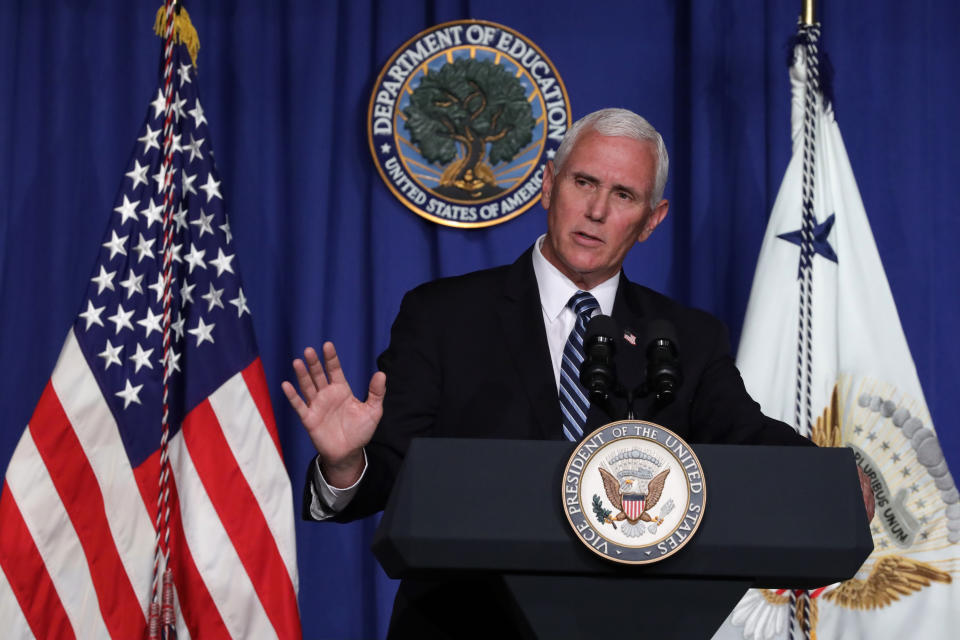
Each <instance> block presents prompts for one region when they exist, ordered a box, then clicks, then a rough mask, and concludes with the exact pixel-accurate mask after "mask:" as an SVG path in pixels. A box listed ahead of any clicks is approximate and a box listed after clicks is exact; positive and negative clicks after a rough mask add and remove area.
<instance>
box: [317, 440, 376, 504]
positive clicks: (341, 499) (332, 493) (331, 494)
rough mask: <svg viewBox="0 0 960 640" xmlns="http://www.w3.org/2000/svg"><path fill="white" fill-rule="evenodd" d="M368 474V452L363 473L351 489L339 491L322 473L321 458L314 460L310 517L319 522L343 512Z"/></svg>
mask: <svg viewBox="0 0 960 640" xmlns="http://www.w3.org/2000/svg"><path fill="white" fill-rule="evenodd" d="M366 473H367V452H366V450H364V451H363V472H362V473H361V474H360V477H359V478H358V479H357V481H356V482H354V483H353V484H352V485H350V486H349V487H346V488H344V489H339V488H337V487H334V486H331V485H330V484H329V483H328V482H327V479H326V478H324V477H323V472H322V471H320V456H317V457H316V458H314V460H313V473H312V476H313V477H312V479H311V481H310V494H311V500H310V515H311V516H312V517H314V518H316V519H317V520H328V519H330V518H332V517H334V516H335V515H336V514H337V513H339V512H341V511H343V510H344V509H345V508H346V506H347V505H348V504H350V501H351V500H352V499H353V496H354V495H356V493H357V488H358V487H359V486H360V482H361V481H363V476H365V475H366Z"/></svg>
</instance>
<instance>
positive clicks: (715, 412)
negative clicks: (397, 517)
mask: <svg viewBox="0 0 960 640" xmlns="http://www.w3.org/2000/svg"><path fill="white" fill-rule="evenodd" d="M667 164H668V159H667V153H666V149H665V148H664V145H663V141H662V139H661V137H660V135H659V134H658V133H657V132H656V131H655V130H654V129H653V127H651V126H650V125H649V123H647V122H646V120H644V119H643V118H641V117H640V116H637V115H636V114H633V113H631V112H629V111H626V110H623V109H606V110H603V111H599V112H595V113H593V114H590V115H588V116H586V117H584V118H582V119H581V120H580V121H578V122H577V123H575V124H574V125H573V126H572V127H571V129H570V131H569V132H568V133H567V136H566V137H565V139H564V141H563V143H562V144H561V146H560V148H559V149H558V151H557V154H556V157H555V159H554V160H553V161H552V162H550V163H548V165H547V168H546V170H545V172H544V178H543V194H542V202H543V205H544V207H545V208H546V209H547V211H548V215H547V233H546V234H545V235H544V236H542V237H541V238H539V239H538V240H537V242H536V243H535V244H534V246H532V247H531V248H530V249H529V250H528V251H527V252H525V253H524V254H523V255H522V256H520V258H519V259H518V260H517V261H516V262H515V263H514V264H512V265H508V266H503V267H497V268H494V269H488V270H484V271H479V272H475V273H471V274H467V275H464V276H460V277H456V278H447V279H443V280H439V281H436V282H431V283H428V284H425V285H422V286H420V287H418V288H417V289H414V290H413V291H411V292H409V293H408V294H407V295H406V296H405V298H404V300H403V303H402V304H401V308H400V312H399V314H398V315H397V319H396V321H395V322H394V325H393V329H392V333H391V339H390V346H389V348H388V349H387V350H386V351H385V352H384V353H383V354H382V355H381V356H380V358H379V360H378V365H379V368H380V371H379V372H378V373H376V374H375V375H374V376H373V378H372V380H371V381H370V386H369V394H368V399H367V401H366V402H360V401H359V400H358V399H357V398H355V397H354V395H353V394H352V392H351V391H350V388H349V386H348V385H347V382H346V380H345V379H344V376H343V373H342V370H341V369H340V365H339V361H338V359H337V355H336V352H335V350H334V347H333V345H332V344H330V343H326V344H325V345H324V348H323V352H324V353H323V355H324V360H325V365H326V373H324V366H323V365H322V364H321V362H320V359H319V357H318V356H317V354H316V352H315V351H313V350H312V349H307V350H306V351H305V362H304V361H301V360H296V361H295V362H294V369H295V371H296V374H297V378H298V382H299V386H300V391H301V393H302V394H303V397H302V398H301V397H300V396H299V395H298V394H297V393H296V391H295V390H294V388H293V386H292V385H291V384H290V383H289V382H284V384H283V388H284V391H285V393H286V395H287V397H288V399H289V400H290V402H291V404H292V406H293V407H294V409H295V410H296V411H297V413H298V415H299V416H300V419H301V420H302V421H303V424H304V426H305V427H306V429H307V431H308V433H309V434H310V437H311V439H312V441H313V443H314V445H315V446H316V447H317V451H318V456H317V458H316V459H315V461H314V463H312V464H311V469H310V472H309V473H308V482H307V486H306V490H305V505H304V515H305V517H308V518H312V519H328V518H331V519H334V520H337V521H347V520H352V519H355V518H360V517H364V516H367V515H370V514H372V513H375V512H377V511H379V510H381V509H382V508H383V507H384V505H385V503H386V500H387V498H388V496H389V494H390V490H391V488H392V486H393V480H394V478H395V476H396V474H397V471H398V469H399V467H400V464H401V462H402V460H403V456H404V454H405V453H406V450H407V447H408V446H409V443H410V440H411V439H412V438H414V437H418V436H442V437H473V438H517V439H562V438H564V437H565V432H564V428H565V427H566V423H564V418H563V416H562V409H561V403H560V401H559V400H558V394H559V395H562V394H563V393H564V391H563V383H561V379H562V376H563V375H564V373H563V366H562V365H561V361H562V353H563V350H564V346H565V343H566V341H567V337H568V336H569V335H570V333H571V329H572V327H573V325H574V322H575V320H576V314H575V312H574V311H573V310H572V309H571V307H570V305H569V304H568V300H571V296H573V295H574V294H576V293H578V292H583V291H586V292H590V293H591V294H592V295H593V298H592V299H593V300H595V302H596V304H597V305H598V306H599V311H601V312H603V313H605V314H608V315H612V317H613V318H614V320H615V321H617V323H618V324H619V326H620V327H621V328H622V329H624V330H625V331H628V332H630V333H632V335H634V336H636V335H643V331H644V327H646V326H647V324H648V323H649V321H650V320H652V319H655V318H659V319H665V320H667V321H669V322H670V323H671V324H672V325H673V326H674V327H675V329H676V333H677V339H678V343H679V345H680V363H681V368H682V371H683V375H684V378H685V380H684V382H683V384H682V385H681V387H680V388H679V391H678V392H677V394H676V397H675V398H674V400H673V401H672V402H671V403H669V404H658V403H656V402H655V401H654V400H653V399H652V398H649V397H648V398H645V399H642V400H641V401H640V402H639V403H638V404H637V406H636V409H637V415H638V417H639V418H642V419H649V420H652V421H655V422H657V423H659V424H662V425H664V426H666V427H668V428H669V429H672V430H673V431H675V432H676V433H677V434H679V435H680V436H681V437H683V438H684V439H686V440H688V441H689V442H693V443H698V442H730V443H745V444H751V443H767V444H787V443H790V444H800V443H805V442H807V441H806V440H804V439H803V438H801V437H799V436H797V435H796V434H795V433H794V431H793V430H792V429H790V428H789V427H787V426H786V425H784V424H782V423H780V422H777V421H775V420H772V419H769V418H766V417H765V416H763V414H762V413H761V411H760V407H759V406H758V405H757V404H756V403H755V402H754V401H753V400H752V399H751V398H750V397H749V395H748V394H747V392H746V390H745V389H744V387H743V382H742V381H741V378H740V375H739V373H738V371H737V369H736V367H735V365H734V361H733V358H732V357H731V355H730V347H729V344H728V340H727V336H726V331H725V329H724V327H723V326H722V324H721V323H720V321H719V320H717V319H716V318H714V317H713V316H711V315H709V314H707V313H704V312H701V311H697V310H694V309H690V308H687V307H684V306H682V305H680V304H678V303H676V302H674V301H673V300H670V299H669V298H667V297H665V296H663V295H660V294H658V293H656V292H654V291H652V290H650V289H647V288H646V287H643V286H640V285H637V284H634V283H632V282H630V281H629V280H627V278H626V276H625V275H623V274H622V272H621V266H622V264H623V260H624V258H625V257H626V255H627V252H628V251H630V249H631V248H632V247H633V246H634V245H636V244H637V243H639V242H644V241H646V240H647V239H648V238H649V237H650V235H651V234H652V233H653V231H654V229H656V227H657V226H658V225H659V224H660V223H661V222H662V221H663V219H664V217H665V216H666V214H667V209H668V207H669V205H668V202H667V201H666V200H664V199H662V195H663V188H664V184H665V183H666V176H667ZM634 342H637V344H636V346H632V345H629V343H623V344H624V346H623V350H624V351H625V353H624V354H623V357H621V358H620V359H619V361H618V365H619V366H620V368H621V369H620V377H621V379H623V380H624V381H625V382H628V383H630V382H633V383H634V384H635V383H638V382H639V381H640V380H641V379H642V371H643V369H644V367H645V356H644V354H643V348H644V345H643V344H642V341H639V342H638V341H636V340H634ZM631 350H632V351H631ZM388 383H389V392H387V388H388V386H387V385H388ZM568 413H569V411H568ZM609 421H610V418H609V417H608V416H607V415H605V414H604V413H603V412H602V411H600V410H599V409H598V408H597V407H589V409H588V412H587V413H586V423H585V424H580V425H579V427H577V429H578V430H582V431H583V432H584V433H589V432H590V431H592V430H593V429H594V428H596V427H599V426H600V425H602V424H604V423H605V422H609ZM570 431H571V429H567V435H566V437H570V436H569V432H570ZM465 463H466V464H469V462H468V461H465ZM408 586H409V585H408ZM474 587H476V585H474ZM470 589H471V590H470V591H469V594H465V593H464V592H463V591H459V592H457V594H456V596H453V595H451V594H450V590H449V589H448V590H446V592H445V593H444V592H442V591H441V592H438V591H437V590H436V589H434V588H432V587H431V585H424V584H420V585H415V587H410V588H405V587H404V586H402V587H401V590H400V593H399V594H398V602H397V605H396V608H395V610H394V614H395V619H394V622H393V626H392V632H391V633H397V634H399V632H398V631H397V628H398V627H397V624H398V622H397V619H396V618H397V616H398V615H406V614H409V615H410V616H413V618H411V619H414V622H415V624H413V623H411V624H413V626H415V627H417V628H418V629H422V628H423V627H424V625H425V624H427V623H429V622H430V620H427V619H425V618H417V616H420V613H419V612H418V613H416V614H413V613H409V611H408V610H411V609H415V608H417V607H416V603H415V602H414V601H415V600H417V599H419V598H421V596H424V594H428V597H429V598H432V602H433V606H432V610H445V611H447V612H448V613H449V611H450V609H449V607H450V606H452V604H453V603H454V602H457V601H459V602H463V601H464V600H466V601H469V600H471V599H475V597H476V594H477V593H484V589H483V588H482V585H481V588H473V587H471V588H470ZM429 594H432V595H429ZM470 594H473V595H470ZM444 597H446V598H449V599H450V602H446V601H444V600H443V598H444ZM438 598H439V599H438ZM482 598H483V602H486V603H487V605H485V606H484V607H483V610H484V611H485V612H487V616H486V617H485V618H486V619H483V618H481V619H480V620H482V621H483V622H485V623H486V624H487V625H492V626H491V627H490V628H491V629H493V628H500V625H501V622H502V621H499V620H498V619H497V617H496V616H495V615H493V614H492V612H493V611H502V610H503V607H498V606H496V605H490V604H489V603H490V601H491V596H490V595H489V593H486V595H483V596H482ZM438 603H442V604H440V605H439V606H437V605H438ZM408 605H410V606H408ZM429 615H430V614H429V610H428V613H427V618H429ZM460 615H461V614H460V613H458V614H457V615H455V616H454V615H449V616H447V617H448V618H449V620H448V621H451V623H452V621H454V620H458V619H459V620H460V623H461V624H462V623H463V620H462V619H460ZM467 615H469V614H467ZM477 622H478V619H474V620H473V622H471V623H470V624H476V623H477ZM441 626H442V625H441ZM435 630H436V629H435ZM502 633H503V631H502V629H501V630H500V631H499V632H498V636H500V637H502Z"/></svg>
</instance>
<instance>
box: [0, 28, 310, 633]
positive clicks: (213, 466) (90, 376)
mask: <svg viewBox="0 0 960 640" xmlns="http://www.w3.org/2000/svg"><path fill="white" fill-rule="evenodd" d="M169 55H170V56H172V58H171V64H172V67H171V69H172V71H173V73H172V75H171V91H172V94H173V97H172V100H171V101H170V109H171V110H172V119H171V121H170V122H171V124H172V127H171V135H172V138H171V142H170V144H171V146H170V150H171V152H172V156H171V157H172V166H170V168H169V169H168V170H164V168H163V165H164V162H163V153H162V149H163V147H164V144H165V141H164V133H163V130H164V123H165V111H166V110H167V100H166V99H165V97H164V80H163V70H162V69H161V76H160V83H159V88H158V89H157V93H156V98H155V99H154V100H153V101H152V103H151V104H150V107H149V109H148V112H147V117H146V121H145V123H144V125H143V128H142V129H141V131H140V135H139V136H138V138H137V144H136V146H135V147H134V151H133V154H132V157H131V159H130V164H129V165H128V170H127V171H126V173H125V174H124V177H123V181H122V186H121V189H120V193H119V195H118V197H117V200H116V203H115V207H114V208H113V210H112V211H111V212H110V221H109V224H108V225H107V230H106V233H105V234H104V238H103V242H102V245H101V247H100V250H99V256H98V258H97V261H96V264H95V266H94V269H93V273H92V277H91V278H90V282H89V285H88V287H87V290H86V293H85V294H84V296H83V300H82V303H81V306H80V313H79V315H78V317H77V318H76V320H75V322H74V323H73V326H72V327H71V328H70V330H69V331H68V333H67V338H66V341H65V343H64V346H63V349H62V351H61V353H60V357H59V359H58V360H57V363H56V365H55V367H54V370H53V373H52V374H51V376H50V380H49V382H48V384H47V385H46V388H45V389H44V390H43V392H42V394H41V396H40V400H39V402H38V404H37V407H36V410H35V411H34V414H33V417H32V418H31V419H30V422H29V424H28V425H27V428H26V429H25V430H24V432H23V435H22V436H21V438H20V441H19V443H18V445H17V448H16V450H15V452H14V454H13V457H12V458H11V460H10V462H9V465H8V467H7V471H6V475H5V479H4V484H3V489H2V494H0V523H2V526H0V621H2V623H3V630H2V632H0V635H2V636H3V637H4V638H32V637H36V638H107V637H112V638H144V637H146V635H147V631H146V629H147V625H148V619H149V606H150V601H151V597H152V587H153V576H154V566H153V565H154V548H155V543H156V540H157V529H156V528H155V522H156V518H157V504H158V501H157V497H158V495H159V490H158V476H159V473H160V437H161V428H160V425H161V415H162V387H163V365H164V356H163V353H164V346H163V341H162V339H161V337H162V334H163V323H162V318H163V302H164V300H163V298H164V279H163V255H162V254H163V211H164V195H163V185H164V183H165V181H166V179H167V177H168V174H170V177H171V178H172V189H173V192H172V193H173V207H174V209H173V216H172V225H173V226H172V229H173V240H172V243H171V252H172V253H171V258H172V262H171V264H172V274H171V275H172V281H171V285H170V292H171V294H172V297H171V299H170V303H169V308H170V312H171V318H170V340H169V365H170V371H171V377H170V379H169V394H170V395H169V410H170V414H169V424H170V432H169V435H170V439H169V444H168V451H169V460H170V469H171V471H172V477H171V478H170V483H169V491H170V497H169V506H170V520H169V531H170V538H169V549H170V558H169V566H170V567H171V568H172V571H173V584H174V598H175V611H176V633H177V637H178V638H188V637H193V638H204V639H206V638H231V637H233V638H237V637H245V638H257V639H260V638H299V637H300V636H301V629H300V620H299V614H298V609H297V588H298V578H297V566H296V548H295V540H294V528H293V499H292V495H291V490H290V482H289V478H288V476H287V473H286V470H285V468H284V464H283V457H282V454H281V449H280V442H279V439H278V436H277V429H276V424H275V422H274V418H273V412H272V409H271V406H270V397H269V393H268V389H267V384H266V380H265V376H264V372H263V367H262V365H261V362H260V359H259V357H258V355H257V348H256V343H255V340H254V334H253V325H252V323H251V318H250V309H249V306H248V301H247V298H246V295H245V293H244V290H243V287H242V285H241V281H240V276H239V270H238V267H237V258H236V253H235V249H234V245H233V242H232V237H231V229H230V225H229V223H228V221H227V217H226V214H225V210H224V202H223V197H224V189H223V186H222V184H221V181H220V178H219V175H218V173H217V170H216V167H215V166H214V163H213V151H212V148H211V142H210V129H209V125H208V122H207V117H206V115H205V113H204V110H203V106H202V105H201V102H200V99H199V96H198V90H197V75H196V69H195V67H194V65H193V64H192V61H191V58H190V55H189V53H188V51H187V49H186V47H185V46H184V45H183V44H177V45H176V46H173V48H172V50H171V51H170V53H169ZM164 566H165V565H164ZM163 568H164V567H161V570H162V569H163Z"/></svg>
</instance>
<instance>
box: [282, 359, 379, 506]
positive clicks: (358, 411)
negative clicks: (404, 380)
mask: <svg viewBox="0 0 960 640" xmlns="http://www.w3.org/2000/svg"><path fill="white" fill-rule="evenodd" d="M303 356H304V360H300V359H299V358H297V359H296V360H294V361H293V370H294V373H296V376H297V384H298V385H299V387H300V394H298V393H297V391H296V390H295V389H294V388H293V385H292V384H291V383H289V382H287V381H284V382H283V384H282V385H281V386H282V387H283V392H284V394H286V396H287V400H289V401H290V406H292V407H293V409H294V411H296V412H297V415H298V416H300V422H302V423H303V426H304V428H306V430H307V433H308V434H309V435H310V440H312V441H313V446H315V447H316V448H317V452H318V453H319V454H320V468H321V470H322V471H323V475H324V478H325V479H326V481H327V482H328V483H330V484H331V485H332V486H334V487H341V488H342V487H348V486H350V485H351V484H353V483H354V482H356V481H357V480H358V479H359V478H360V474H361V473H363V447H364V446H366V444H367V443H368V442H370V438H371V437H373V432H374V430H376V428H377V424H378V423H379V422H380V416H382V415H383V395H384V393H385V392H386V383H387V376H386V375H385V374H384V373H383V372H380V371H378V372H377V373H375V374H373V377H372V378H371V379H370V387H369V390H368V393H367V401H366V402H360V401H359V400H358V399H357V398H356V397H355V396H354V395H353V392H352V391H351V390H350V385H349V384H348V383H347V379H346V377H345V376H344V375H343V369H342V368H341V367H340V360H339V358H337V350H336V349H335V348H334V346H333V343H332V342H325V343H324V345H323V360H324V364H321V363H320V358H319V357H317V352H316V351H315V350H314V349H313V348H311V347H308V348H307V349H305V350H304V352H303ZM324 365H325V366H324ZM324 368H326V372H324ZM301 394H302V396H303V397H301Z"/></svg>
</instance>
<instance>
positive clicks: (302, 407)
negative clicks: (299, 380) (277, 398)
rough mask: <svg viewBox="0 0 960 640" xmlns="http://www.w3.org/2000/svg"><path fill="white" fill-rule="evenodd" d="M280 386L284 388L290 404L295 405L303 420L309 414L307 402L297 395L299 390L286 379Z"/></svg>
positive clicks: (294, 407)
mask: <svg viewBox="0 0 960 640" xmlns="http://www.w3.org/2000/svg"><path fill="white" fill-rule="evenodd" d="M280 387H281V388H282V389H283V394H284V395H285V396H287V401H288V402H290V406H291V407H293V410H294V411H296V412H297V415H298V416H300V420H301V421H302V420H303V419H304V418H305V417H306V415H307V404H306V403H305V402H304V401H303V398H301V397H300V396H299V395H297V390H296V389H294V388H293V385H292V384H290V383H289V382H287V381H286V380H284V381H283V382H282V383H280Z"/></svg>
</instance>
